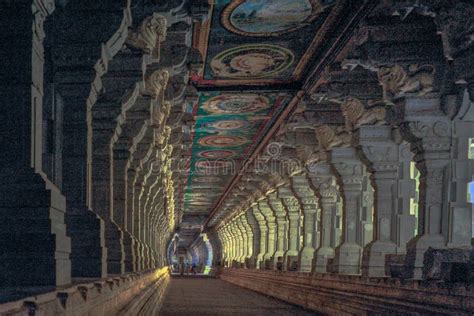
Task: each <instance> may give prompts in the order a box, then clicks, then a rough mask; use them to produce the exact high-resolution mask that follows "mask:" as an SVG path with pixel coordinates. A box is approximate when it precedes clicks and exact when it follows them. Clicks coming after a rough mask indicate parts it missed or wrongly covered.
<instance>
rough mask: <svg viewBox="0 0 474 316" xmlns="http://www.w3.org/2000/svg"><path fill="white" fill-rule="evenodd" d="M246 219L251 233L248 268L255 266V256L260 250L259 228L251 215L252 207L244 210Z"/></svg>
mask: <svg viewBox="0 0 474 316" xmlns="http://www.w3.org/2000/svg"><path fill="white" fill-rule="evenodd" d="M245 214H246V219H247V222H248V225H249V228H250V229H251V233H252V240H251V241H250V243H251V244H252V254H251V256H250V258H249V261H250V263H249V264H247V266H248V268H253V269H255V268H257V262H258V261H257V256H258V254H259V252H260V228H259V226H258V222H257V220H256V219H255V216H254V215H253V212H252V208H249V209H248V210H247V211H246V213H245Z"/></svg>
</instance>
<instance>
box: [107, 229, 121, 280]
mask: <svg viewBox="0 0 474 316" xmlns="http://www.w3.org/2000/svg"><path fill="white" fill-rule="evenodd" d="M105 245H106V247H107V273H110V274H123V273H124V270H125V269H124V255H123V254H124V250H123V231H122V230H120V229H119V228H118V226H117V225H115V224H114V223H112V222H105Z"/></svg>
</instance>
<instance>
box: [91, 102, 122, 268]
mask: <svg viewBox="0 0 474 316" xmlns="http://www.w3.org/2000/svg"><path fill="white" fill-rule="evenodd" d="M120 111H121V107H120V106H119V104H117V103H116V102H111V101H105V100H104V101H99V102H97V104H96V105H95V106H94V108H93V110H92V113H91V115H92V122H91V123H92V125H91V126H90V128H91V130H90V133H92V155H91V158H92V162H91V184H90V185H91V193H92V207H93V209H94V210H95V211H96V212H97V213H98V214H99V215H100V216H101V217H102V218H103V219H104V223H105V244H106V246H107V250H108V256H107V272H108V273H112V274H121V273H124V258H125V255H124V249H123V231H122V230H121V229H120V228H119V227H118V226H117V224H115V222H114V221H113V218H112V210H111V205H112V203H111V200H110V198H111V197H112V192H111V191H112V188H113V178H112V174H113V173H112V167H113V162H112V160H111V158H112V152H111V148H110V144H111V141H112V136H113V133H114V130H115V126H116V123H115V118H116V117H117V116H118V115H119V113H120Z"/></svg>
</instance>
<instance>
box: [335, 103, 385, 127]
mask: <svg viewBox="0 0 474 316" xmlns="http://www.w3.org/2000/svg"><path fill="white" fill-rule="evenodd" d="M341 111H342V115H343V116H344V117H345V119H346V128H347V129H348V130H354V129H357V128H359V127H360V126H361V125H372V124H383V122H384V119H385V106H384V105H383V104H380V103H379V104H377V105H375V106H374V107H372V108H370V109H366V108H365V107H364V105H363V104H362V102H361V101H360V100H359V99H356V98H347V99H346V100H344V101H343V102H342V103H341Z"/></svg>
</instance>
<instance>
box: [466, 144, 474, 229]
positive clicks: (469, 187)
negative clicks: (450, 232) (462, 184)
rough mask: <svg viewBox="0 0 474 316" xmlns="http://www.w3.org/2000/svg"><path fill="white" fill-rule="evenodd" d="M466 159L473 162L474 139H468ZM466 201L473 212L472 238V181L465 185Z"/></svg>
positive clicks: (473, 192) (473, 199)
mask: <svg viewBox="0 0 474 316" xmlns="http://www.w3.org/2000/svg"><path fill="white" fill-rule="evenodd" d="M468 159H471V160H474V138H469V152H468ZM473 180H474V179H473ZM467 201H468V202H469V203H471V204H472V205H471V210H472V212H473V216H472V226H471V227H472V230H471V237H472V238H474V181H471V182H469V183H468V184H467Z"/></svg>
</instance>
